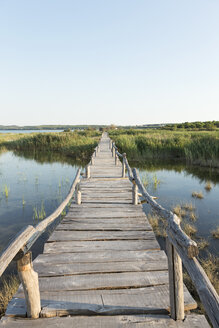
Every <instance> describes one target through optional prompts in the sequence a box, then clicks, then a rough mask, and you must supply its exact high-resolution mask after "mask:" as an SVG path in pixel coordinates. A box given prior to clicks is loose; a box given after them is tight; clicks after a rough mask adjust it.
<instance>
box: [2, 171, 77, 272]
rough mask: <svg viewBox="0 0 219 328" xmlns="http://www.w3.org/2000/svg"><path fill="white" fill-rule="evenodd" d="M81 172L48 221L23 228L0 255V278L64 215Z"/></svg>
mask: <svg viewBox="0 0 219 328" xmlns="http://www.w3.org/2000/svg"><path fill="white" fill-rule="evenodd" d="M80 172H81V170H80V169H78V171H77V173H76V176H75V179H74V181H73V183H72V186H71V189H70V192H69V194H68V196H67V197H66V198H65V200H64V201H63V202H62V203H61V204H60V205H59V207H58V208H57V209H56V210H55V211H54V212H53V213H52V214H51V215H50V216H48V217H47V218H46V219H44V220H43V221H42V222H40V223H39V224H37V225H36V227H33V226H31V225H28V226H27V227H25V228H23V229H22V230H21V231H19V232H18V234H17V235H16V236H15V238H14V239H13V240H12V241H11V242H10V243H9V245H7V247H6V248H5V249H4V250H3V251H2V252H1V254H0V276H1V275H2V274H3V273H4V271H5V270H6V268H7V267H8V265H9V264H10V263H11V261H12V260H13V259H14V258H15V256H16V255H17V254H18V253H20V256H19V257H22V256H23V255H24V254H26V253H27V252H28V251H29V249H30V248H31V246H32V245H33V244H34V243H35V242H36V240H37V239H38V238H39V236H40V235H41V234H42V233H43V232H44V231H45V229H46V228H47V227H48V226H49V225H50V224H51V223H52V222H54V220H55V219H57V217H58V216H59V215H60V214H61V213H62V211H63V210H64V208H65V207H66V205H67V204H68V203H69V201H70V199H71V198H72V196H73V193H74V191H75V187H76V185H77V183H78V181H79V179H80Z"/></svg>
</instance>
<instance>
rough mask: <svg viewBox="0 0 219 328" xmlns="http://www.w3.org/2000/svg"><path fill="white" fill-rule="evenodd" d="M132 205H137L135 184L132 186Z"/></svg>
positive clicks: (136, 187)
mask: <svg viewBox="0 0 219 328" xmlns="http://www.w3.org/2000/svg"><path fill="white" fill-rule="evenodd" d="M132 204H133V205H138V186H137V185H136V184H135V183H133V186H132Z"/></svg>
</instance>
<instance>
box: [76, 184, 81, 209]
mask: <svg viewBox="0 0 219 328" xmlns="http://www.w3.org/2000/svg"><path fill="white" fill-rule="evenodd" d="M75 203H76V204H77V205H80V204H81V191H80V185H79V183H78V184H77V186H76V188H75Z"/></svg>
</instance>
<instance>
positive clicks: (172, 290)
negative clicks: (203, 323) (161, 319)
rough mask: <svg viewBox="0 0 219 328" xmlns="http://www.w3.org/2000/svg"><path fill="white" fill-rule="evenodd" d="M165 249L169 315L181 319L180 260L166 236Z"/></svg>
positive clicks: (181, 274)
mask: <svg viewBox="0 0 219 328" xmlns="http://www.w3.org/2000/svg"><path fill="white" fill-rule="evenodd" d="M166 249H167V257H168V271H169V296H170V316H171V318H172V319H174V320H183V319H184V317H185V313H184V293H183V273H182V260H181V258H180V256H179V255H178V253H177V251H176V249H175V248H174V246H173V244H172V243H171V242H170V241H169V238H168V237H167V238H166Z"/></svg>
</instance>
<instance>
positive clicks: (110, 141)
mask: <svg viewBox="0 0 219 328" xmlns="http://www.w3.org/2000/svg"><path fill="white" fill-rule="evenodd" d="M109 149H112V140H111V139H110V140H109Z"/></svg>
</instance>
